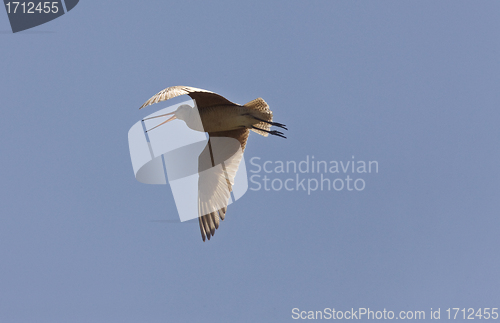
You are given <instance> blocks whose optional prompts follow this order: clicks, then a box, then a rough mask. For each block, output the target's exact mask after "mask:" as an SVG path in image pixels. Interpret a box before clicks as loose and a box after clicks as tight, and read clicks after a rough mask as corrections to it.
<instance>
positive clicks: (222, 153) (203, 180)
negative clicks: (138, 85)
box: [141, 86, 286, 241]
mask: <svg viewBox="0 0 500 323" xmlns="http://www.w3.org/2000/svg"><path fill="white" fill-rule="evenodd" d="M184 94H187V95H189V96H190V97H191V98H192V99H193V100H194V101H195V103H196V105H195V107H191V106H189V105H181V106H180V107H179V108H178V109H177V110H176V111H174V112H172V113H167V114H164V115H161V116H156V117H153V118H158V117H163V116H167V115H173V116H172V117H171V118H169V119H168V120H166V121H164V122H162V123H160V124H159V125H157V126H156V127H159V126H161V125H162V124H165V123H167V122H169V121H171V120H174V119H180V120H183V121H184V122H185V123H186V125H187V126H188V127H189V128H190V129H193V130H196V131H203V132H208V134H209V136H210V139H209V141H208V143H207V146H206V147H205V149H204V151H203V152H202V153H201V154H200V156H199V159H198V168H199V181H198V192H199V193H198V209H199V223H200V230H201V234H202V238H203V241H205V237H207V238H208V239H209V240H210V236H213V235H214V234H215V229H217V228H218V227H219V219H222V220H224V217H225V214H226V210H227V204H228V200H229V196H230V195H229V193H230V192H231V190H232V185H234V177H235V175H236V171H237V169H238V166H239V163H240V161H241V159H242V157H243V151H244V149H245V145H246V142H247V139H248V135H249V130H252V131H254V132H257V133H258V134H260V135H263V136H268V134H272V135H276V136H279V137H283V138H285V136H284V135H283V133H281V132H279V131H276V130H270V128H271V126H272V125H274V126H278V127H280V128H283V129H286V127H285V126H284V125H283V124H280V123H276V122H273V121H272V120H273V114H272V112H271V110H270V109H269V106H268V105H267V103H266V102H265V101H264V100H263V99H262V98H258V99H255V100H253V101H250V102H248V103H247V104H245V105H239V104H236V103H233V102H231V101H229V100H227V99H226V98H224V97H222V96H220V95H218V94H216V93H213V92H210V91H207V90H202V89H197V88H193V87H187V86H173V87H169V88H166V89H165V90H163V91H161V92H159V93H158V94H156V95H155V96H153V97H152V98H151V99H149V100H148V101H147V102H146V103H144V104H143V105H142V106H141V109H142V108H144V107H145V106H148V105H150V104H154V103H157V102H161V101H165V100H168V99H170V98H173V97H176V96H179V95H184ZM156 127H154V128H156ZM154 128H152V129H150V130H148V131H151V130H153V129H154ZM228 138H230V139H228ZM235 139H236V140H235ZM218 165H220V166H221V167H216V166H218Z"/></svg>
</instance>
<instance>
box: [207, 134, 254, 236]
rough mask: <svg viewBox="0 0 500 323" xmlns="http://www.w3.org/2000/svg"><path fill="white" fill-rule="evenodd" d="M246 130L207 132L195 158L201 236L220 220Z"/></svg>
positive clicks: (241, 156) (236, 169) (213, 230)
mask: <svg viewBox="0 0 500 323" xmlns="http://www.w3.org/2000/svg"><path fill="white" fill-rule="evenodd" d="M249 132H250V131H249V130H248V129H237V130H230V131H221V132H212V133H209V135H210V138H209V141H208V143H207V146H206V147H205V149H204V150H203V151H202V152H201V154H200V156H199V157H198V174H199V178H198V220H199V224H200V231H201V237H202V239H203V241H205V238H208V240H210V237H211V236H213V235H214V234H215V230H216V229H218V228H219V219H220V220H224V217H225V215H226V210H227V204H228V201H229V198H230V193H231V191H232V187H233V185H234V178H235V177H236V172H237V171H238V167H239V165H240V162H241V159H242V158H243V150H244V149H245V145H246V142H247V139H248V135H249Z"/></svg>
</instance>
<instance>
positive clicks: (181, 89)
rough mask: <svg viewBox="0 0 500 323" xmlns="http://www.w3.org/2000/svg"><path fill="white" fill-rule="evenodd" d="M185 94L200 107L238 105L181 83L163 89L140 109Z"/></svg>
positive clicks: (209, 92) (220, 96) (214, 94)
mask: <svg viewBox="0 0 500 323" xmlns="http://www.w3.org/2000/svg"><path fill="white" fill-rule="evenodd" d="M185 94H187V95H189V96H190V97H191V98H192V99H193V100H195V101H196V105H197V106H198V109H202V108H208V107H211V106H214V105H237V104H235V103H233V102H231V101H229V100H228V99H226V98H225V97H223V96H222V95H219V94H217V93H214V92H211V91H207V90H203V89H197V88H195V87H190V86H180V85H179V86H171V87H168V88H166V89H165V90H163V91H160V92H158V93H157V94H156V95H154V96H153V97H152V98H151V99H149V100H147V101H146V103H144V104H143V105H142V106H141V107H140V108H139V109H142V108H144V107H146V106H148V105H151V104H154V103H158V102H161V101H166V100H168V99H171V98H175V97H176V96H180V95H185Z"/></svg>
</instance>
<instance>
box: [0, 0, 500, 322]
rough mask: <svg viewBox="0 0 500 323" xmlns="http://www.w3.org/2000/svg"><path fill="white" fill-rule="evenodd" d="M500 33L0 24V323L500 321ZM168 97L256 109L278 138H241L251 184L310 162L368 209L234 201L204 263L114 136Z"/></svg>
mask: <svg viewBox="0 0 500 323" xmlns="http://www.w3.org/2000/svg"><path fill="white" fill-rule="evenodd" d="M499 13H500V3H499V2H497V1H481V2H471V1H326V0H316V1H272V2H269V1H251V2H249V1H247V2H240V3H236V2H234V1H209V2H207V1H149V2H142V3H139V2H137V1H125V0H122V1H84V0H82V1H80V3H79V4H78V5H77V6H76V7H75V8H74V9H73V10H72V11H71V12H69V13H68V14H65V15H64V16H62V17H60V18H58V19H56V20H53V21H51V22H49V23H47V24H44V25H42V26H39V27H36V28H34V29H30V30H27V31H25V32H21V33H17V34H12V33H11V32H10V26H9V23H8V19H7V14H6V12H5V11H3V10H0V44H1V51H0V82H1V83H0V103H1V106H2V110H1V111H2V117H1V118H0V134H1V137H2V140H1V141H0V149H1V155H0V160H1V166H2V167H1V169H0V174H1V179H2V184H1V186H0V187H1V194H0V203H1V204H0V205H1V213H0V259H1V261H0V321H1V322H201V321H204V322H288V321H297V320H293V319H292V309H293V308H298V309H300V310H301V311H302V310H306V311H309V310H323V309H324V308H326V307H328V308H335V309H337V310H342V311H345V310H348V309H351V308H358V307H364V308H370V309H372V310H383V309H384V308H385V309H387V310H392V311H395V312H399V311H401V310H405V311H406V310H425V311H426V315H427V316H426V317H427V318H428V317H429V316H428V312H429V310H430V308H431V307H432V308H434V309H435V308H439V307H440V308H441V315H442V316H443V315H444V313H443V312H444V311H445V309H446V308H448V307H460V308H463V307H466V308H469V307H473V308H476V309H477V308H484V307H490V308H491V307H500V292H499V290H500V282H499V280H498V273H499V272H500V258H499V253H498V246H499V243H500V235H499V230H500V218H499V209H500V198H499V192H500V184H499V183H500V170H499V164H500V149H499V138H500V127H499V121H500V109H499V105H500V91H499V89H500V59H499V57H500V40H499V37H498V31H499V28H500V19H499V18H498V17H499ZM173 85H188V86H194V87H199V88H204V89H208V90H211V91H214V92H217V93H220V94H222V95H224V96H226V97H227V98H228V99H229V100H232V101H234V102H238V103H242V104H243V103H245V102H248V101H250V100H252V99H255V98H257V97H262V98H264V99H265V100H266V101H267V102H268V104H269V105H270V107H271V109H272V110H273V112H274V116H275V120H276V121H278V122H281V123H284V124H286V125H287V126H288V128H289V129H290V130H289V131H288V133H287V135H288V139H287V140H284V139H281V138H278V137H268V138H264V137H261V136H259V135H257V134H255V133H252V134H251V135H250V138H249V142H248V145H247V149H246V151H245V160H246V163H247V167H248V170H249V174H252V173H250V171H251V170H255V169H256V167H255V166H252V164H251V163H250V159H251V158H253V157H259V158H261V159H260V162H261V163H263V162H264V161H272V162H275V161H279V160H281V161H296V162H300V161H302V160H304V159H306V156H309V158H312V156H314V158H315V160H325V161H328V162H330V161H343V162H347V161H352V160H353V158H352V156H354V160H356V161H358V160H363V161H377V162H378V166H379V170H378V173H373V172H372V173H371V174H351V175H350V176H351V177H352V178H362V179H363V180H364V181H365V183H366V187H365V188H364V190H362V191H356V190H353V191H348V190H342V191H333V190H330V191H328V190H323V191H320V190H318V191H316V192H311V194H310V195H308V194H307V192H304V191H301V190H298V191H297V190H293V191H286V190H284V189H282V190H280V191H274V190H270V191H265V190H264V189H262V190H259V191H253V190H249V191H248V192H247V193H246V194H245V195H244V196H243V197H242V198H241V199H240V200H239V201H237V203H235V204H233V205H231V206H230V207H229V209H228V213H227V217H226V220H225V221H224V222H222V224H221V227H220V229H219V230H218V231H217V233H216V235H215V237H214V239H213V240H212V241H210V242H205V243H203V242H202V241H201V237H200V233H199V229H198V223H197V222H188V223H175V221H174V220H175V219H176V218H178V216H177V211H176V209H175V204H174V200H173V197H172V194H171V191H170V188H169V186H165V185H145V184H141V183H139V182H137V181H136V179H135V178H134V174H133V171H132V165H131V161H130V155H129V151H128V143H127V132H128V129H129V128H130V127H131V126H132V125H133V124H134V123H135V122H137V121H138V120H140V119H141V118H142V117H144V116H145V115H147V114H150V113H153V112H154V111H156V110H157V109H160V108H164V107H165V106H166V104H163V105H161V104H158V105H154V106H151V107H148V108H147V111H144V112H143V111H142V110H141V111H139V109H138V108H139V106H140V105H141V104H142V103H144V102H145V101H146V100H147V99H149V98H150V97H151V96H152V95H153V94H155V93H157V92H158V91H159V90H162V89H164V88H166V87H169V86H173ZM182 99H184V98H182ZM176 102H179V101H176ZM175 139H176V138H169V140H175ZM260 175H261V176H263V175H265V174H264V173H260ZM267 175H268V176H269V178H271V179H276V178H279V179H280V180H282V181H285V180H286V179H288V178H295V176H296V174H295V173H293V174H292V173H289V174H286V173H285V174H276V173H270V174H267ZM300 175H301V176H302V175H304V178H318V177H319V174H300ZM325 175H326V176H327V177H328V178H329V179H331V180H334V179H336V178H345V176H346V174H342V173H340V174H334V173H328V174H325ZM250 187H254V185H252V184H251V183H250ZM442 319H443V318H442ZM299 321H301V320H299Z"/></svg>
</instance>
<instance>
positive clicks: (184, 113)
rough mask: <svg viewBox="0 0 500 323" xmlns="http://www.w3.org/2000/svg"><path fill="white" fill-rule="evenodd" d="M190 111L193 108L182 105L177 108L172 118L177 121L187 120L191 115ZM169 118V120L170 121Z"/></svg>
mask: <svg viewBox="0 0 500 323" xmlns="http://www.w3.org/2000/svg"><path fill="white" fill-rule="evenodd" d="M191 111H193V108H192V107H191V106H189V105H187V104H183V105H181V106H180V107H178V108H177V110H175V112H174V114H175V115H174V116H173V117H172V118H177V119H179V120H184V121H186V120H188V119H189V116H190V115H191ZM172 118H170V119H172Z"/></svg>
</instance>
